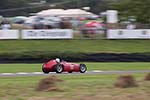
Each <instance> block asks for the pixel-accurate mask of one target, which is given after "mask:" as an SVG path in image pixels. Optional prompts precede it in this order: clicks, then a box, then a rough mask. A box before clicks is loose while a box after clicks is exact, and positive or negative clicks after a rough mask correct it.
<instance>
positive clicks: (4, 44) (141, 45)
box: [0, 40, 150, 54]
mask: <svg viewBox="0 0 150 100" xmlns="http://www.w3.org/2000/svg"><path fill="white" fill-rule="evenodd" d="M149 44H150V41H149V40H0V54H3V53H20V52H25V51H61V52H64V51H71V52H84V53H89V52H90V53H97V52H98V53H100V52H105V53H141V52H150V46H149Z"/></svg>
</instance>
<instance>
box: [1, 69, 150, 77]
mask: <svg viewBox="0 0 150 100" xmlns="http://www.w3.org/2000/svg"><path fill="white" fill-rule="evenodd" d="M149 72H150V70H130V71H101V70H93V71H87V72H86V73H77V72H73V73H61V74H57V73H55V72H50V73H49V74H44V73H43V72H30V73H28V72H18V73H0V76H44V75H45V76H46V75H88V74H89V75H90V74H91V75H92V74H99V75H100V74H136V73H137V74H138V73H149Z"/></svg>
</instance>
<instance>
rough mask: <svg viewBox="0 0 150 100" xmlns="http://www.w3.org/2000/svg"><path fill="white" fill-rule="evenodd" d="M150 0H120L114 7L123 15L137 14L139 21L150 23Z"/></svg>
mask: <svg viewBox="0 0 150 100" xmlns="http://www.w3.org/2000/svg"><path fill="white" fill-rule="evenodd" d="M149 5H150V0H120V1H118V2H116V3H114V4H112V8H113V9H116V10H118V11H120V15H121V16H126V17H127V16H135V17H136V19H137V21H138V22H141V23H150V10H149V9H150V6H149Z"/></svg>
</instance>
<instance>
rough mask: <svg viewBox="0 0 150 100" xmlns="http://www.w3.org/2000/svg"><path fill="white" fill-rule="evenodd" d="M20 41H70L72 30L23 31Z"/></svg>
mask: <svg viewBox="0 0 150 100" xmlns="http://www.w3.org/2000/svg"><path fill="white" fill-rule="evenodd" d="M21 34H22V35H21V36H22V39H71V38H73V30H71V29H51V30H23V31H22V33H21Z"/></svg>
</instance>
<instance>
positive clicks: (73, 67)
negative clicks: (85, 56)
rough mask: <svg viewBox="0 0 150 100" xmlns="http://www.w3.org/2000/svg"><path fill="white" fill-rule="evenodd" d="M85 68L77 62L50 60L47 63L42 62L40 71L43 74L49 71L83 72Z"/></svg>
mask: <svg viewBox="0 0 150 100" xmlns="http://www.w3.org/2000/svg"><path fill="white" fill-rule="evenodd" d="M86 70H87V67H86V65H85V64H77V63H70V62H66V61H61V62H59V63H58V62H57V61H56V60H53V59H52V60H50V61H48V62H47V63H44V64H43V66H42V71H43V72H44V73H45V74H48V73H49V72H56V73H62V72H69V73H72V72H80V73H85V72H86Z"/></svg>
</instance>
